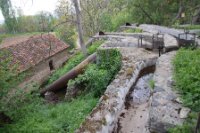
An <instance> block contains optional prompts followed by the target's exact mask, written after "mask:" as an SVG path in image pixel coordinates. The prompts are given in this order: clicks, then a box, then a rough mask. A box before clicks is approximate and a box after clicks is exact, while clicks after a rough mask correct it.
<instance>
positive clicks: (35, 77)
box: [19, 49, 70, 88]
mask: <svg viewBox="0 0 200 133" xmlns="http://www.w3.org/2000/svg"><path fill="white" fill-rule="evenodd" d="M69 57H70V54H69V53H68V50H67V49H65V50H63V51H61V52H59V53H57V54H55V55H54V56H51V57H49V58H48V59H46V60H43V61H41V62H40V63H38V64H37V65H36V66H33V67H31V68H30V69H28V70H27V71H25V73H28V74H30V76H28V77H27V78H26V79H25V81H24V82H22V83H21V84H20V85H19V87H20V88H26V85H28V84H31V83H37V84H38V85H41V84H42V83H43V82H44V81H45V80H47V79H48V77H49V75H50V74H51V73H52V72H53V71H54V70H52V71H51V70H50V67H49V62H50V61H51V60H52V62H53V67H54V69H55V70H56V69H58V68H59V67H61V66H62V65H63V63H65V62H66V61H67V60H68V58H69Z"/></svg>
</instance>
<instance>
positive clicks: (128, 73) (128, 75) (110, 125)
mask: <svg viewBox="0 0 200 133" xmlns="http://www.w3.org/2000/svg"><path fill="white" fill-rule="evenodd" d="M119 50H120V52H121V54H122V58H123V60H122V68H121V70H120V71H119V73H118V74H117V75H116V77H115V80H114V81H113V82H111V83H110V85H109V86H108V87H107V89H106V91H105V93H104V95H103V96H102V97H101V99H100V101H99V104H98V105H97V106H96V108H94V109H93V111H92V112H91V114H90V115H89V116H88V117H87V118H86V120H85V121H84V122H83V123H82V125H81V127H80V128H79V129H78V130H77V131H76V132H77V133H83V132H87V133H110V132H112V131H113V129H114V127H115V126H116V125H117V121H118V117H119V115H120V114H121V111H122V110H123V109H124V107H125V100H126V96H127V94H128V92H129V90H130V88H131V87H132V85H133V84H134V83H135V82H136V80H137V77H138V76H139V73H140V71H141V70H142V69H144V68H146V67H149V66H153V65H155V63H156V60H157V55H155V54H153V53H151V52H149V51H146V50H144V49H141V48H120V49H119Z"/></svg>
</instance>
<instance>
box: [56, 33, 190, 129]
mask: <svg viewBox="0 0 200 133" xmlns="http://www.w3.org/2000/svg"><path fill="white" fill-rule="evenodd" d="M140 34H142V35H143V36H147V37H148V36H151V35H152V34H151V33H139V34H124V33H112V34H111V33H109V35H104V36H101V37H100V38H105V39H108V41H107V42H106V43H104V44H103V45H102V46H101V48H104V49H110V48H117V49H119V50H120V52H121V54H122V58H123V60H122V68H121V70H120V71H119V73H118V74H117V75H116V77H115V80H113V81H112V82H111V83H110V85H109V86H108V87H107V89H106V91H105V93H104V95H103V96H102V97H101V99H100V100H99V104H98V105H97V106H96V107H95V108H94V109H93V110H92V112H91V113H90V115H89V116H88V117H87V118H86V119H85V121H84V122H83V123H82V125H81V126H80V128H79V129H77V130H76V133H83V132H87V133H111V132H112V133H150V132H161V133H164V132H166V130H167V129H168V128H170V127H173V126H174V125H181V124H182V123H183V121H184V119H185V118H186V116H187V114H188V113H189V109H187V108H184V107H182V105H181V102H180V101H179V100H178V99H179V95H178V94H177V93H176V92H174V91H173V90H172V86H169V84H171V85H172V78H171V76H172V66H171V60H172V58H173V57H174V55H175V52H170V51H173V50H176V49H178V47H179V44H178V41H177V39H176V38H174V37H173V36H171V35H169V34H164V38H163V39H164V40H163V41H164V51H165V52H169V53H163V55H162V56H161V57H158V53H157V52H154V51H151V50H150V51H149V50H145V49H144V48H138V35H140ZM119 36H120V37H119ZM144 43H145V45H150V46H152V42H149V41H144ZM154 81H155V88H154V90H152V89H151V87H152V84H154V83H152V82H154ZM150 82H151V86H150ZM60 94H61V95H62V94H63V92H61V93H60ZM64 94H65V92H64ZM61 97H62V98H63V96H61ZM174 101H175V102H174ZM169 107H170V108H169ZM160 110H161V111H160ZM177 110H180V111H178V112H177ZM163 111H164V112H165V114H164V115H163ZM171 114H173V115H171ZM182 114H184V116H183V115H182Z"/></svg>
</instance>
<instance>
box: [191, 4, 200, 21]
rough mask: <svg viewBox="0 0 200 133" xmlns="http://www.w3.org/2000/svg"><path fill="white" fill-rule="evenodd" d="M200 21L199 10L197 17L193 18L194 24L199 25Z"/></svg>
mask: <svg viewBox="0 0 200 133" xmlns="http://www.w3.org/2000/svg"><path fill="white" fill-rule="evenodd" d="M198 21H200V8H199V9H198V10H197V12H196V14H195V16H193V18H192V24H198Z"/></svg>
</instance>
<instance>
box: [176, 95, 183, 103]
mask: <svg viewBox="0 0 200 133" xmlns="http://www.w3.org/2000/svg"><path fill="white" fill-rule="evenodd" d="M175 102H177V103H180V104H183V101H182V100H181V99H180V98H179V97H178V98H176V99H175Z"/></svg>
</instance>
